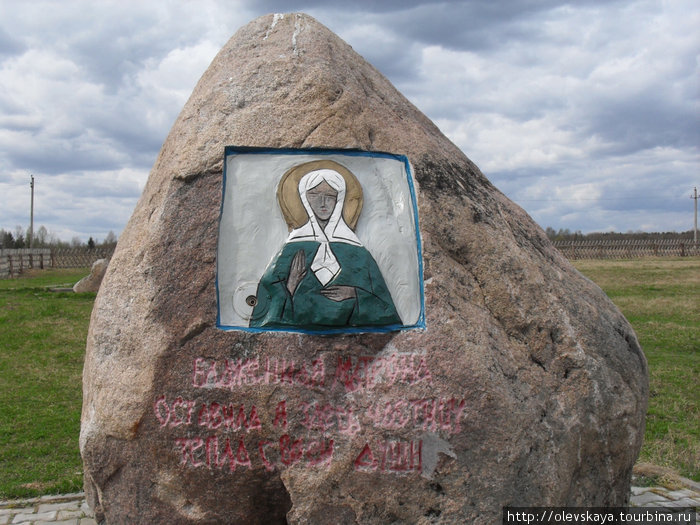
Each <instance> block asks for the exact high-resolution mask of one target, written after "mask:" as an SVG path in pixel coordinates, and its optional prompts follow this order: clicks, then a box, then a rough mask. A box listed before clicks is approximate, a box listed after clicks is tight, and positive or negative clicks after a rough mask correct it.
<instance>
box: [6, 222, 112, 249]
mask: <svg viewBox="0 0 700 525" xmlns="http://www.w3.org/2000/svg"><path fill="white" fill-rule="evenodd" d="M30 237H32V235H31V232H29V231H26V232H25V230H24V228H22V226H15V229H14V230H12V231H10V230H5V229H4V228H0V248H6V249H13V248H14V249H19V248H29V243H30ZM31 245H32V248H89V249H94V248H98V247H99V248H102V247H104V248H113V247H114V246H116V245H117V236H116V235H115V234H114V232H113V231H112V230H110V231H109V233H108V234H107V236H106V237H105V238H104V239H103V240H102V241H101V242H100V241H97V240H95V239H93V238H92V237H90V238H89V239H88V240H87V242H83V241H82V240H81V239H80V237H78V236H77V235H76V236H75V237H73V238H72V239H71V240H70V241H63V240H61V239H59V237H58V235H56V234H54V233H52V232H49V231H48V230H47V229H46V227H45V226H43V225H42V226H39V228H37V229H36V231H35V232H34V235H33V239H31Z"/></svg>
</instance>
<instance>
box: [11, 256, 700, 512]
mask: <svg viewBox="0 0 700 525" xmlns="http://www.w3.org/2000/svg"><path fill="white" fill-rule="evenodd" d="M574 264H575V266H576V267H577V268H578V269H579V270H580V271H581V272H582V273H584V274H585V275H586V276H588V277H589V278H590V279H592V280H593V281H595V282H596V283H598V285H600V286H601V288H603V290H605V292H606V293H607V294H608V295H609V296H610V297H611V298H612V300H613V301H614V302H615V303H616V304H617V305H618V306H619V307H620V309H621V310H622V312H623V313H624V314H625V316H626V317H627V318H628V319H629V320H630V322H631V323H632V325H633V327H634V329H635V331H636V332H637V336H638V337H639V341H640V343H641V345H642V348H644V352H645V354H646V356H647V359H648V361H649V368H650V374H651V397H650V400H649V412H648V415H647V426H646V434H645V442H644V447H643V449H642V453H641V456H640V461H645V462H649V463H653V464H655V465H660V466H664V467H670V468H672V469H673V470H675V471H676V472H678V473H679V474H680V475H682V476H686V477H689V478H692V479H694V480H696V481H700V428H699V426H700V424H699V423H698V422H699V421H700V391H699V389H700V386H699V385H700V360H699V356H700V257H695V258H664V259H661V258H658V259H656V258H654V259H652V258H649V259H636V260H630V261H609V260H606V261H588V260H587V261H574ZM87 273H89V270H87V269H81V270H44V271H41V272H34V273H28V274H25V275H24V276H22V278H20V279H8V280H0V499H11V498H19V497H29V496H35V495H39V494H50V493H64V492H75V491H79V490H81V489H82V466H81V461H80V455H79V453H78V433H79V429H80V407H81V403H82V393H81V388H82V383H81V373H82V365H83V357H84V353H85V338H86V336H87V329H88V324H89V319H90V312H91V310H92V304H93V301H94V298H95V294H74V293H66V292H59V293H56V292H50V291H48V290H47V287H49V286H68V285H72V284H73V283H75V282H77V281H78V280H79V279H80V278H81V277H84V276H85V275H87Z"/></svg>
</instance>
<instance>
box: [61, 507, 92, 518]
mask: <svg viewBox="0 0 700 525" xmlns="http://www.w3.org/2000/svg"><path fill="white" fill-rule="evenodd" d="M85 516H87V514H85V512H83V511H82V510H80V509H75V510H59V511H58V516H57V518H56V519H59V520H71V519H75V518H84V517H85Z"/></svg>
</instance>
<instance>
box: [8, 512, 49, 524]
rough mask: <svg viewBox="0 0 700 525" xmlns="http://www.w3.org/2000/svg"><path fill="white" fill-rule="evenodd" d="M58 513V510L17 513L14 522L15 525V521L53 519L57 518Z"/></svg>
mask: <svg viewBox="0 0 700 525" xmlns="http://www.w3.org/2000/svg"><path fill="white" fill-rule="evenodd" d="M56 514H57V512H56V511H55V510H52V511H50V512H31V513H24V514H16V515H15V517H14V518H12V524H13V525H14V524H15V523H26V522H32V521H39V522H41V521H52V520H56Z"/></svg>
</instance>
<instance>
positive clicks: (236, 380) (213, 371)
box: [192, 357, 325, 390]
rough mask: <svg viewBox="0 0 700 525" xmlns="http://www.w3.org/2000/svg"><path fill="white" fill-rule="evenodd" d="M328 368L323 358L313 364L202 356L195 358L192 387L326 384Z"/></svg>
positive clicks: (229, 387) (307, 385) (317, 385)
mask: <svg viewBox="0 0 700 525" xmlns="http://www.w3.org/2000/svg"><path fill="white" fill-rule="evenodd" d="M324 380H325V367H324V364H323V359H314V360H313V361H311V362H310V363H303V362H302V363H298V362H295V361H293V360H289V361H288V360H286V359H274V358H269V357H267V358H265V360H264V361H261V360H260V359H259V358H257V357H256V358H253V359H226V360H224V361H223V362H221V361H208V360H207V359H204V358H202V357H197V358H195V360H194V366H193V370H192V386H193V387H195V388H224V389H229V390H234V389H236V388H240V387H244V386H250V385H257V384H264V385H272V384H288V385H300V386H306V387H312V388H315V387H320V386H323V384H324Z"/></svg>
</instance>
